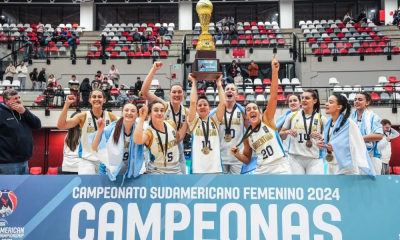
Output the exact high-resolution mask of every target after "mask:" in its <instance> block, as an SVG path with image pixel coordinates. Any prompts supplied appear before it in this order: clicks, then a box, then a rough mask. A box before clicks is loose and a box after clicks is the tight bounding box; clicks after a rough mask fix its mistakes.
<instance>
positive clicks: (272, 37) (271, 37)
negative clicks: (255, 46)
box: [268, 34, 276, 39]
mask: <svg viewBox="0 0 400 240" xmlns="http://www.w3.org/2000/svg"><path fill="white" fill-rule="evenodd" d="M268 39H276V37H275V35H274V34H270V35H268Z"/></svg>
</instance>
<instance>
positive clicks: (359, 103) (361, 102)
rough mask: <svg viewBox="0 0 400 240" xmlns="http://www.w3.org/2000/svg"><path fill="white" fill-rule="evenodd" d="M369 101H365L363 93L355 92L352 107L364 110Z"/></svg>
mask: <svg viewBox="0 0 400 240" xmlns="http://www.w3.org/2000/svg"><path fill="white" fill-rule="evenodd" d="M369 103H370V102H369V101H367V99H366V97H365V96H364V94H357V95H356V98H355V99H354V107H355V108H356V109H357V110H359V111H363V110H365V109H366V108H367V107H368V105H369Z"/></svg>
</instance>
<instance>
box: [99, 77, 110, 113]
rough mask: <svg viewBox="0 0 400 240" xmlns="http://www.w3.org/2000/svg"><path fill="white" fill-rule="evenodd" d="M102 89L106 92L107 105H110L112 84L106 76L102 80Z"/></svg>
mask: <svg viewBox="0 0 400 240" xmlns="http://www.w3.org/2000/svg"><path fill="white" fill-rule="evenodd" d="M100 89H101V90H103V92H104V94H105V95H106V100H107V102H106V107H109V105H108V101H109V100H110V99H111V85H110V84H109V83H108V79H107V78H106V77H105V78H103V81H101V84H100Z"/></svg>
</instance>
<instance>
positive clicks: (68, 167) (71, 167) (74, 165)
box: [62, 140, 81, 172]
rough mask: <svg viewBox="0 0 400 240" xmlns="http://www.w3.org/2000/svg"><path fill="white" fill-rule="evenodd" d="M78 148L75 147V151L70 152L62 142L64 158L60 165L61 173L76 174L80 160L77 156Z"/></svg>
mask: <svg viewBox="0 0 400 240" xmlns="http://www.w3.org/2000/svg"><path fill="white" fill-rule="evenodd" d="M78 152H79V146H76V149H75V151H71V149H70V148H69V147H68V145H67V144H66V143H65V140H64V151H63V153H64V156H63V163H62V171H63V172H78V165H79V161H80V160H81V159H80V158H79V156H78Z"/></svg>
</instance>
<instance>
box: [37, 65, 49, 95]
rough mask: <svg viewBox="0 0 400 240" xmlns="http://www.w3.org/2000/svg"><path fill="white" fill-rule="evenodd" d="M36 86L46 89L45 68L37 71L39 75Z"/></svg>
mask: <svg viewBox="0 0 400 240" xmlns="http://www.w3.org/2000/svg"><path fill="white" fill-rule="evenodd" d="M38 82H39V83H38V88H39V89H41V90H44V89H46V85H47V84H46V83H47V79H46V68H42V71H40V72H39V76H38Z"/></svg>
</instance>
